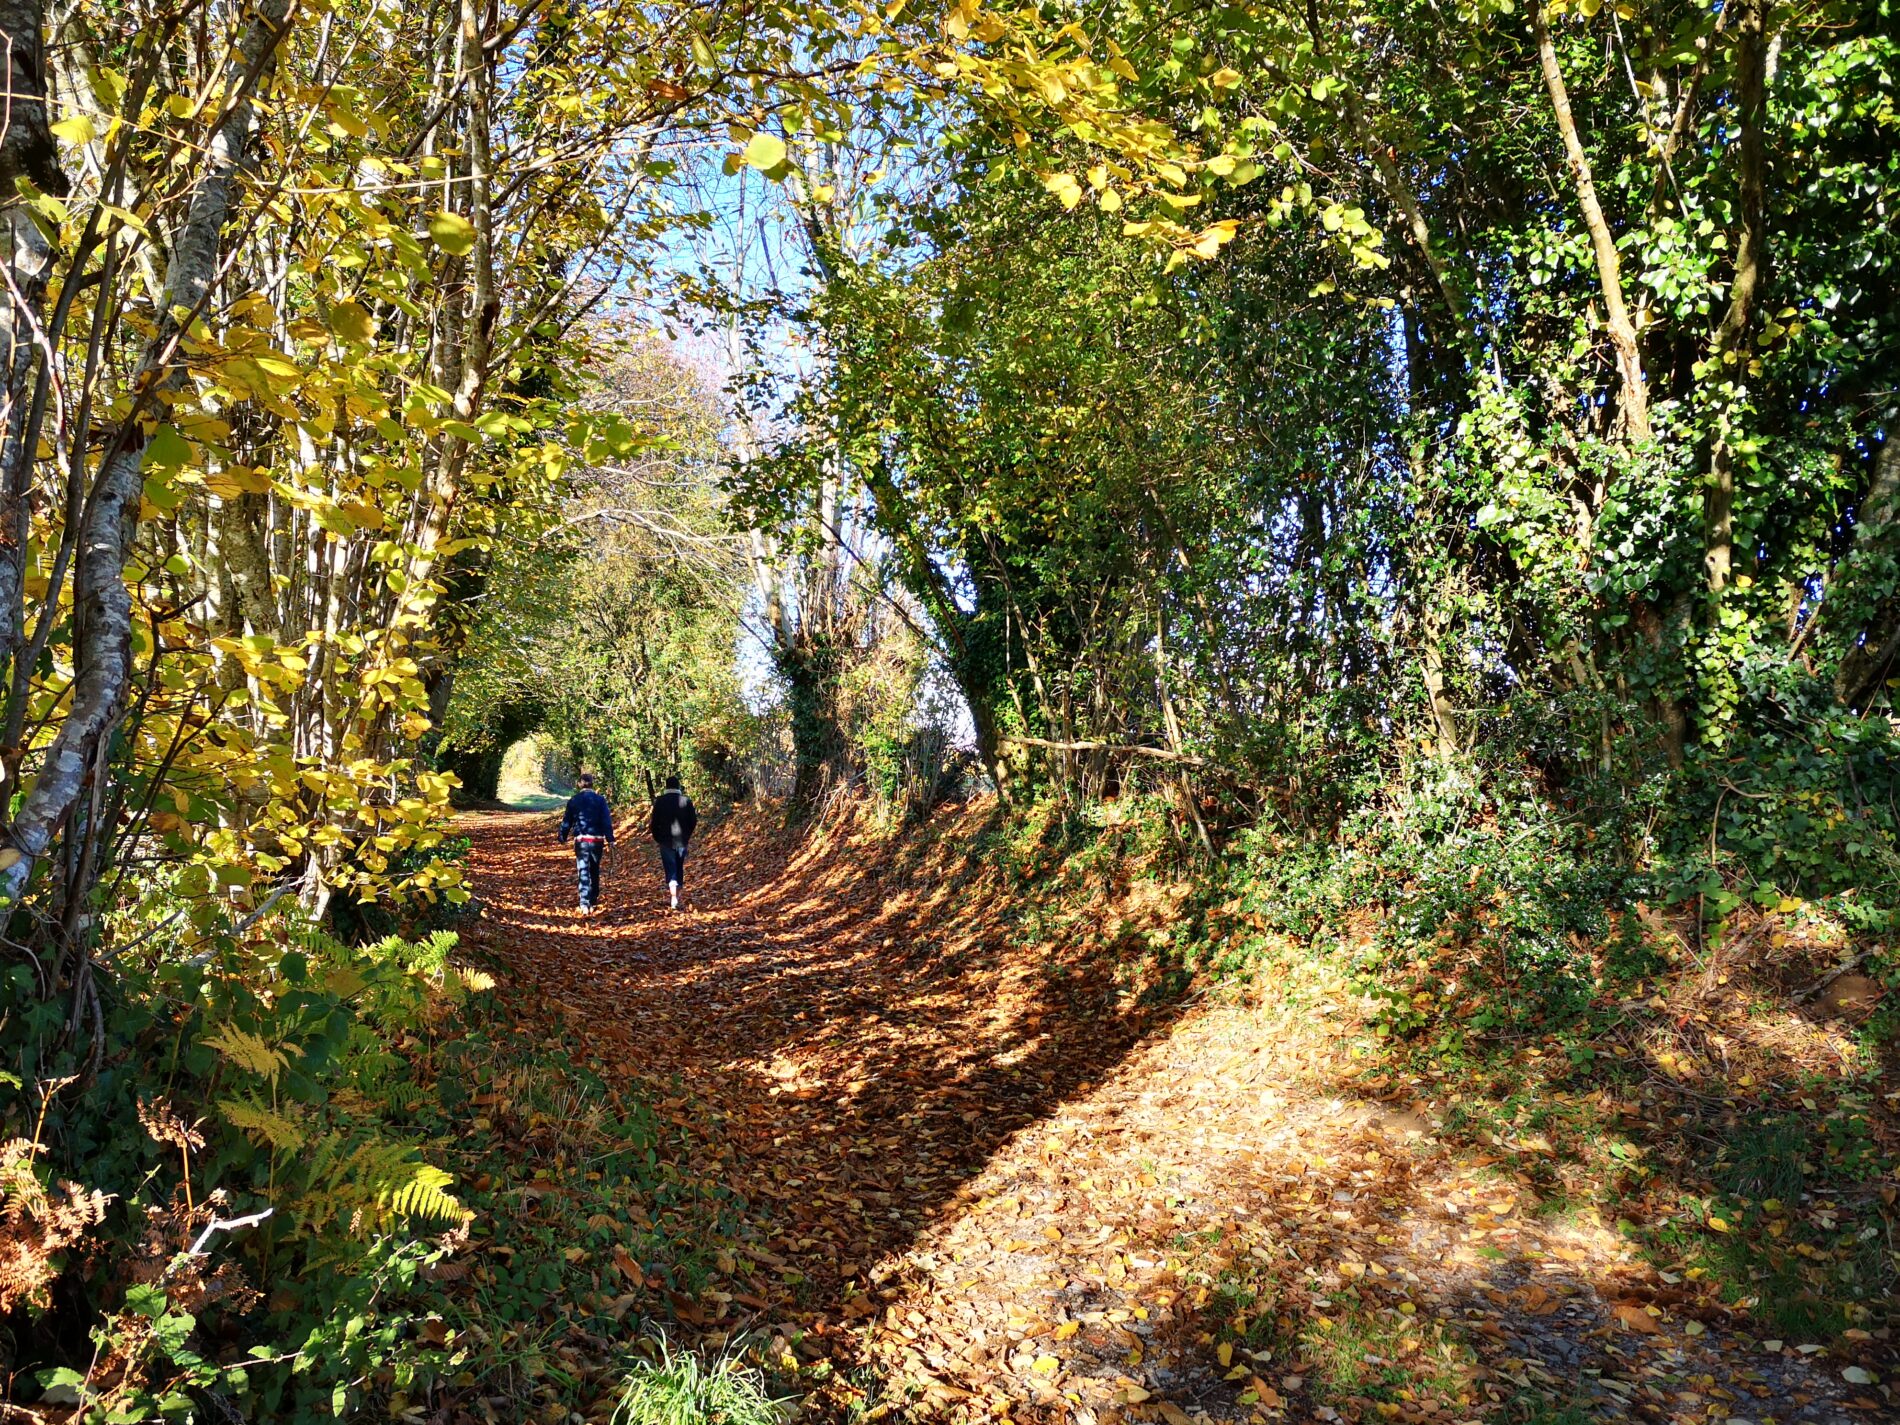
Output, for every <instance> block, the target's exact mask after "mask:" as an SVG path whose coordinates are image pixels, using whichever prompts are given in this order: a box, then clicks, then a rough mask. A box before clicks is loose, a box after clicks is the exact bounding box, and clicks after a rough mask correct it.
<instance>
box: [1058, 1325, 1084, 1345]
mask: <svg viewBox="0 0 1900 1425" xmlns="http://www.w3.org/2000/svg"><path fill="white" fill-rule="evenodd" d="M1081 1329H1082V1323H1081V1322H1079V1321H1065V1322H1063V1323H1062V1324H1061V1325H1060V1326H1058V1327H1056V1340H1058V1341H1066V1340H1068V1339H1069V1338H1070V1337H1071V1336H1073V1335H1075V1333H1076V1332H1077V1331H1080V1330H1081Z"/></svg>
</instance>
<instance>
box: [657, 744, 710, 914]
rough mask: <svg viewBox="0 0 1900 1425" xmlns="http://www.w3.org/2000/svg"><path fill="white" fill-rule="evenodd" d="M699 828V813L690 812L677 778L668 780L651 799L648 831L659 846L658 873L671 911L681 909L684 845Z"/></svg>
mask: <svg viewBox="0 0 1900 1425" xmlns="http://www.w3.org/2000/svg"><path fill="white" fill-rule="evenodd" d="M648 785H649V786H651V785H652V783H648ZM698 825H699V813H698V812H696V811H694V810H693V799H692V798H691V797H689V796H687V795H686V793H685V792H683V791H681V790H680V779H679V778H678V777H668V778H667V779H666V790H665V791H663V792H661V793H660V794H659V795H658V796H657V797H655V798H654V799H653V821H652V824H651V826H650V830H651V831H652V833H653V839H654V840H655V841H657V842H658V843H659V846H660V869H661V870H663V871H665V872H666V892H667V894H668V895H669V896H670V897H672V901H673V909H674V910H678V909H679V908H680V886H681V885H682V884H683V883H684V882H685V880H686V844H687V843H688V842H689V841H691V840H692V839H693V828H694V827H696V826H698Z"/></svg>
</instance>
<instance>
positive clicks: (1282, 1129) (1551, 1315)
mask: <svg viewBox="0 0 1900 1425" xmlns="http://www.w3.org/2000/svg"><path fill="white" fill-rule="evenodd" d="M467 825H468V827H469V829H470V831H471V834H472V835H473V836H474V839H475V850H474V856H473V868H474V877H475V883H476V888H477V891H478V894H479V896H480V897H481V900H482V902H483V905H484V913H483V919H482V921H481V922H480V923H479V924H478V926H477V927H476V929H475V931H474V932H473V935H472V937H471V938H473V939H475V940H477V941H479V942H482V943H484V944H485V945H486V947H487V948H488V949H489V950H490V951H491V953H493V954H494V955H496V956H498V957H499V958H500V959H501V960H502V961H503V962H504V964H505V965H507V966H509V967H511V968H512V969H513V971H514V979H515V982H516V993H517V995H518V1001H517V1002H518V1003H520V1004H522V1005H523V1006H524V1007H525V1008H527V1009H528V1011H529V1012H531V1013H548V1014H555V1015H563V1016H565V1017H567V1018H568V1020H569V1021H570V1022H572V1023H573V1024H575V1025H577V1026H579V1027H580V1028H581V1029H582V1031H583V1032H584V1033H586V1034H587V1035H589V1036H591V1038H592V1041H593V1042H594V1043H595V1044H596V1045H597V1046H599V1048H600V1050H601V1052H602V1054H603V1056H604V1057H605V1058H606V1059H607V1060H608V1061H609V1063H610V1064H613V1065H618V1066H620V1067H623V1068H624V1069H625V1071H626V1072H628V1073H629V1074H631V1075H636V1076H638V1077H639V1078H641V1079H642V1080H644V1081H646V1082H648V1083H649V1084H651V1085H654V1086H655V1087H654V1090H653V1092H655V1093H656V1094H662V1095H666V1094H671V1095H677V1094H679V1093H681V1092H684V1093H685V1094H686V1095H687V1096H688V1098H689V1099H690V1101H691V1103H692V1105H693V1110H692V1111H693V1118H694V1121H695V1122H696V1123H697V1125H698V1127H699V1132H700V1134H701V1135H702V1137H703V1139H704V1151H703V1152H702V1153H700V1154H696V1155H695V1162H694V1164H693V1165H692V1170H694V1171H698V1172H716V1173H718V1174H720V1175H721V1176H722V1177H723V1178H724V1180H725V1181H726V1183H727V1185H728V1186H730V1187H731V1188H733V1189H734V1190H736V1191H737V1192H738V1193H739V1194H740V1195H741V1196H742V1198H743V1199H744V1201H745V1203H746V1204H747V1206H746V1208H745V1221H744V1223H743V1226H742V1227H741V1229H740V1231H739V1233H738V1235H737V1237H736V1238H735V1240H734V1241H732V1242H730V1243H727V1244H725V1245H724V1247H723V1248H722V1263H721V1264H722V1266H723V1267H725V1268H726V1269H727V1270H726V1273H725V1275H724V1276H723V1277H722V1278H721V1279H720V1280H718V1281H716V1282H715V1283H714V1284H713V1286H712V1287H711V1288H709V1289H708V1290H707V1291H706V1292H705V1293H703V1294H702V1297H701V1299H700V1300H698V1301H694V1302H687V1301H678V1302H676V1303H675V1305H676V1307H677V1308H678V1309H679V1311H680V1312H681V1314H682V1315H683V1316H684V1317H685V1319H686V1321H687V1322H688V1323H690V1324H691V1327H692V1329H694V1330H696V1331H698V1332H699V1333H701V1334H702V1335H709V1336H713V1337H715V1338H717V1337H733V1338H737V1337H740V1336H741V1335H745V1336H747V1337H748V1338H749V1339H754V1340H757V1341H761V1342H767V1343H770V1345H769V1352H770V1355H771V1358H772V1360H773V1362H774V1364H775V1366H776V1367H777V1368H779V1369H780V1370H786V1369H788V1363H790V1362H795V1363H796V1365H795V1367H789V1368H790V1369H792V1370H794V1372H795V1375H796V1379H797V1381H798V1384H799V1387H800V1388H801V1389H802V1390H804V1391H807V1392H808V1395H807V1396H806V1399H805V1403H804V1406H803V1410H804V1418H809V1419H817V1420H831V1419H837V1420H846V1419H858V1420H863V1419H867V1418H875V1419H890V1420H899V1421H906V1420H936V1419H946V1420H948V1419H968V1420H976V1419H997V1418H1009V1419H1014V1420H1020V1421H1037V1422H1045V1421H1046V1422H1058V1421H1074V1422H1077V1425H1109V1422H1114V1421H1124V1420H1125V1421H1136V1420H1155V1421H1166V1422H1168V1425H1196V1422H1227V1421H1246V1420H1261V1421H1282V1420H1296V1421H1303V1420H1325V1421H1331V1420H1341V1419H1344V1420H1360V1419H1364V1420H1405V1421H1427V1420H1429V1421H1463V1420H1477V1419H1498V1420H1520V1421H1536V1420H1543V1421H1552V1422H1555V1421H1566V1420H1576V1421H1582V1420H1588V1419H1592V1418H1602V1419H1624V1418H1641V1419H1648V1420H1658V1421H1660V1420H1682V1421H1688V1420H1697V1421H1707V1420H1717V1421H1729V1422H1734V1421H1738V1420H1739V1421H1751V1422H1767V1421H1771V1420H1772V1421H1777V1422H1780V1421H1794V1420H1804V1421H1838V1420H1868V1419H1872V1418H1877V1415H1878V1412H1877V1411H1870V1410H1869V1409H1868V1408H1867V1407H1868V1406H1873V1405H1875V1402H1874V1401H1872V1400H1868V1401H1867V1402H1866V1406H1858V1407H1857V1406H1856V1405H1855V1404H1854V1400H1855V1397H1856V1395H1857V1394H1860V1395H1864V1394H1865V1392H1856V1391H1855V1389H1854V1388H1853V1386H1851V1385H1846V1384H1843V1383H1842V1381H1841V1378H1840V1374H1839V1369H1838V1366H1837V1365H1830V1364H1829V1363H1828V1361H1827V1360H1826V1359H1825V1358H1824V1357H1821V1356H1820V1355H1819V1353H1818V1352H1815V1351H1811V1352H1808V1353H1806V1354H1804V1353H1803V1352H1802V1351H1801V1350H1800V1346H1801V1345H1802V1344H1803V1343H1797V1342H1786V1343H1763V1342H1761V1341H1758V1340H1756V1339H1754V1338H1752V1337H1751V1336H1749V1335H1748V1334H1746V1332H1745V1331H1744V1330H1742V1329H1741V1328H1740V1326H1739V1325H1738V1324H1737V1323H1735V1322H1733V1321H1731V1320H1729V1319H1727V1318H1726V1317H1725V1316H1723V1315H1722V1314H1720V1313H1717V1312H1712V1311H1710V1310H1709V1309H1708V1308H1707V1307H1706V1306H1704V1305H1701V1304H1699V1303H1701V1302H1702V1301H1703V1296H1702V1295H1700V1294H1695V1295H1692V1294H1691V1292H1690V1290H1689V1289H1688V1288H1686V1287H1685V1286H1684V1284H1682V1283H1679V1282H1674V1283H1672V1282H1671V1281H1669V1280H1667V1279H1665V1278H1664V1277H1663V1276H1662V1275H1661V1274H1659V1273H1657V1272H1656V1271H1654V1270H1653V1269H1652V1268H1650V1267H1649V1266H1647V1265H1646V1264H1644V1263H1642V1262H1641V1261H1640V1260H1639V1259H1638V1258H1637V1257H1636V1255H1635V1254H1634V1252H1633V1251H1632V1250H1631V1249H1630V1248H1629V1247H1628V1245H1627V1243H1625V1241H1624V1240H1623V1239H1622V1238H1621V1237H1620V1236H1618V1234H1617V1233H1616V1232H1615V1231H1613V1230H1612V1228H1611V1227H1610V1226H1608V1225H1606V1224H1604V1223H1602V1222H1600V1221H1598V1220H1596V1219H1595V1218H1594V1217H1593V1216H1591V1215H1589V1214H1569V1215H1552V1214H1549V1213H1548V1212H1540V1211H1539V1204H1538V1202H1537V1198H1536V1194H1535V1193H1534V1192H1533V1191H1532V1189H1531V1188H1530V1186H1529V1183H1528V1180H1526V1179H1520V1178H1518V1177H1516V1176H1514V1175H1513V1174H1512V1173H1511V1172H1510V1171H1509V1170H1508V1168H1509V1164H1508V1161H1506V1162H1505V1163H1502V1164H1500V1163H1499V1162H1497V1161H1491V1162H1486V1161H1483V1160H1475V1159H1472V1158H1469V1157H1461V1156H1459V1155H1457V1154H1454V1153H1452V1152H1451V1151H1449V1150H1448V1149H1446V1148H1445V1147H1443V1146H1442V1145H1440V1144H1439V1143H1438V1141H1437V1139H1436V1137H1435V1120H1434V1117H1433V1111H1432V1106H1431V1105H1428V1104H1423V1103H1413V1102H1409V1101H1408V1100H1407V1096H1406V1094H1405V1092H1404V1086H1403V1085H1400V1084H1392V1083H1386V1082H1382V1081H1379V1080H1373V1081H1371V1082H1367V1081H1365V1080H1363V1079H1359V1078H1353V1077H1352V1075H1353V1074H1355V1073H1358V1072H1361V1071H1362V1070H1363V1065H1355V1064H1353V1063H1352V1062H1351V1061H1350V1060H1349V1059H1348V1058H1347V1057H1346V1056H1345V1053H1344V1051H1343V1047H1342V1045H1343V1038H1342V1036H1340V1035H1338V1034H1336V1033H1329V1032H1328V1030H1327V1025H1326V1022H1325V1010H1324V1003H1323V1001H1322V1002H1320V1003H1319V1004H1317V1005H1315V1004H1307V1005H1301V1004H1298V1003H1294V1002H1291V1001H1290V998H1289V997H1288V996H1287V995H1286V994H1285V993H1284V992H1283V991H1284V987H1282V992H1279V993H1277V994H1276V997H1275V998H1273V999H1268V1000H1263V1001H1257V1002H1254V1003H1240V1002H1225V1003H1204V1004H1200V1005H1196V1006H1193V1007H1187V1008H1184V1007H1183V1006H1181V1005H1180V1004H1165V1003H1155V1002H1152V999H1151V997H1146V996H1143V995H1142V994H1140V993H1138V992H1137V991H1138V986H1136V985H1134V984H1132V983H1129V982H1127V981H1126V980H1125V979H1123V978H1119V977H1118V975H1117V973H1116V972H1115V969H1114V967H1113V965H1111V964H1108V963H1104V962H1105V960H1106V959H1107V958H1108V957H1104V956H1101V955H1099V954H1097V955H1090V954H1087V953H1085V952H1083V951H1082V950H1080V949H1077V948H1075V947H1071V946H1067V945H1065V944H1063V943H1053V944H1049V945H1032V946H1030V947H1029V948H1027V949H1025V948H1017V947H1018V946H1019V945H1020V942H1022V940H1023V938H1024V937H1023V935H1022V933H1021V932H1022V927H1021V926H1020V925H1012V918H1013V917H1016V916H1017V915H1018V914H1019V910H1020V908H1019V907H1018V906H1017V905H1016V904H1015V903H1014V902H1013V900H1012V898H1010V897H1009V896H1008V895H1007V894H1006V893H1005V890H1004V888H1002V887H1000V886H998V885H997V884H995V882H994V878H993V876H989V875H987V874H984V873H979V872H977V871H974V870H971V869H970V868H969V867H968V866H967V865H966V864H961V863H958V862H956V861H955V860H953V859H947V860H938V861H932V862H927V863H924V864H914V863H912V864H906V865H904V866H901V867H899V866H897V865H895V864H894V860H895V857H896V856H897V854H898V853H895V852H893V851H890V850H889V849H888V848H880V847H879V846H877V845H876V844H874V843H868V842H865V843H849V842H842V841H840V842H837V843H833V844H830V845H828V846H827V845H821V844H813V843H801V842H797V841H794V840H791V839H789V838H786V837H782V836H778V835H774V834H771V833H769V832H766V831H764V830H762V829H761V828H760V827H759V826H758V825H756V824H749V823H748V824H735V823H728V824H726V825H724V826H721V827H718V828H716V829H714V830H712V831H711V832H710V833H708V834H707V835H706V836H705V837H704V838H703V839H702V840H703V844H702V845H701V846H700V847H699V848H697V851H696V855H695V858H694V861H693V863H692V865H691V866H690V868H689V881H690V883H691V885H690V889H691V893H692V899H693V901H694V909H693V910H692V911H691V912H690V913H688V914H685V915H681V916H679V917H672V916H669V915H668V914H667V912H666V910H665V908H664V901H665V890H664V887H663V886H662V885H661V883H660V879H659V873H658V870H657V865H656V864H649V862H650V861H653V857H652V855H651V850H652V848H651V847H650V846H647V845H645V844H644V843H641V844H639V845H638V846H637V847H636V846H634V845H628V846H624V847H623V848H621V850H620V852H619V856H620V857H621V860H620V861H619V862H618V863H617V864H614V865H612V866H611V867H610V868H609V872H608V875H609V879H608V882H607V894H606V904H607V907H608V909H607V912H606V913H605V914H604V915H601V916H599V917H596V918H593V919H589V920H583V919H581V918H579V917H578V915H577V914H576V913H575V912H574V911H573V909H572V908H571V906H572V899H573V890H572V857H571V855H570V854H568V853H566V852H564V851H563V850H562V848H560V847H558V846H556V845H555V844H554V842H553V838H552V836H551V834H550V822H549V819H548V818H547V817H546V816H545V815H538V814H518V815H499V814H497V815H484V816H481V817H477V818H470V819H469V821H468V823H467ZM630 853H631V854H630ZM1166 911H1167V905H1166V903H1165V898H1162V901H1161V902H1159V903H1154V902H1152V901H1151V903H1149V904H1147V905H1145V906H1142V905H1135V904H1131V903H1120V904H1116V905H1112V906H1110V905H1105V906H1104V907H1103V915H1104V916H1105V917H1120V918H1135V917H1139V916H1144V915H1145V916H1147V917H1148V918H1149V919H1150V920H1152V921H1156V922H1161V921H1165V918H1166ZM1348 1085H1350V1087H1348ZM1381 1094H1383V1095H1390V1097H1388V1098H1381V1097H1375V1096H1374V1095H1381ZM1810 1357H1813V1359H1810Z"/></svg>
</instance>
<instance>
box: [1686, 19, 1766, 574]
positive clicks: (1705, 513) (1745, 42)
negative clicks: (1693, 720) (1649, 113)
mask: <svg viewBox="0 0 1900 1425" xmlns="http://www.w3.org/2000/svg"><path fill="white" fill-rule="evenodd" d="M1767 9H1768V0H1740V3H1739V4H1738V6H1737V8H1736V14H1737V16H1738V21H1737V26H1736V34H1735V71H1736V73H1735V99H1736V112H1737V116H1738V119H1739V122H1740V125H1741V131H1740V135H1739V138H1738V142H1737V145H1736V148H1737V151H1738V155H1739V163H1740V168H1741V172H1740V184H1739V187H1740V193H1739V199H1740V201H1739V204H1738V208H1739V212H1738V214H1737V216H1738V218H1739V220H1740V225H1741V231H1740V233H1739V234H1738V236H1737V241H1736V245H1735V273H1734V277H1733V278H1732V279H1731V281H1730V284H1729V302H1728V311H1727V312H1726V314H1724V316H1723V318H1722V325H1721V327H1720V328H1719V329H1718V330H1717V331H1716V334H1715V356H1716V360H1717V362H1718V365H1717V367H1716V376H1715V379H1716V380H1718V381H1723V382H1728V383H1731V384H1732V385H1733V386H1735V387H1736V388H1740V387H1741V386H1743V385H1745V384H1746V383H1747V381H1748V374H1749V373H1748V348H1749V334H1750V333H1751V332H1752V331H1753V329H1754V322H1755V310H1756V308H1757V307H1758V306H1759V304H1760V295H1761V288H1762V283H1763V282H1764V280H1766V277H1767V269H1768V234H1767V228H1766V219H1765V211H1764V210H1765V208H1766V197H1765V192H1764V190H1765V188H1766V186H1767V180H1766V175H1765V172H1764V170H1765V168H1766V166H1767V165H1766V159H1765V157H1764V155H1763V153H1762V123H1763V120H1764V119H1765V118H1766V114H1765V112H1764V110H1765V108H1766V101H1767V87H1768V86H1767V74H1768V44H1767V37H1766V33H1765V30H1766V24H1767ZM1729 436H1730V432H1729V430H1728V428H1727V424H1726V422H1724V424H1723V426H1722V429H1721V430H1720V432H1719V434H1718V435H1717V436H1716V440H1715V447H1714V450H1713V451H1712V452H1711V454H1710V459H1709V484H1708V489H1707V491H1706V492H1705V494H1704V496H1703V505H1702V528H1703V563H1704V566H1705V567H1706V569H1707V572H1708V581H1709V592H1710V593H1712V594H1720V593H1721V592H1722V591H1723V590H1724V589H1726V588H1727V587H1728V584H1729V579H1730V576H1731V573H1732V565H1733V563H1734V557H1735V447H1734V445H1733V444H1732V443H1731V441H1730V439H1729Z"/></svg>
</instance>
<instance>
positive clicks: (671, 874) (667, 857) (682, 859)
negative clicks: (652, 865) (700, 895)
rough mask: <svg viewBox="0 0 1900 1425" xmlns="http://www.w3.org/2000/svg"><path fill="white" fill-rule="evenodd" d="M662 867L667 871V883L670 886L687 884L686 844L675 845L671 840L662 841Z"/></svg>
mask: <svg viewBox="0 0 1900 1425" xmlns="http://www.w3.org/2000/svg"><path fill="white" fill-rule="evenodd" d="M660 867H661V869H662V870H664V871H665V872H666V883H667V884H668V885H670V886H683V885H685V884H686V844H685V843H684V842H681V843H680V844H679V845H677V846H675V845H673V844H671V843H670V842H665V841H662V842H661V843H660Z"/></svg>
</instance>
